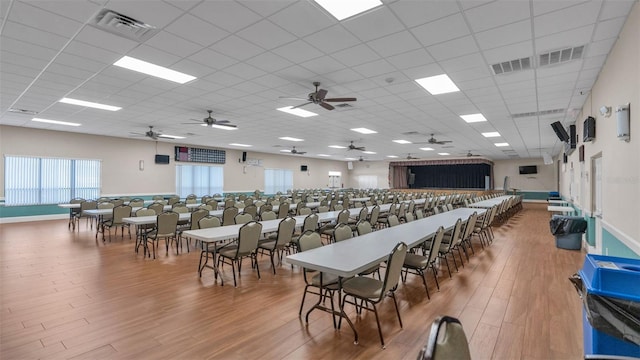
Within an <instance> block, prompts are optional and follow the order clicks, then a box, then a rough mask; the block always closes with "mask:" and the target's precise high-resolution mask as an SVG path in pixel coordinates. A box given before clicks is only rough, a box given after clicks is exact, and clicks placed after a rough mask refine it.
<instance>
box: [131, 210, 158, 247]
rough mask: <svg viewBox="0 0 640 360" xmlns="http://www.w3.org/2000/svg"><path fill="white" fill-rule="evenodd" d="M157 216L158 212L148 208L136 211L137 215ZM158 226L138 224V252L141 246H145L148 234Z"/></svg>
mask: <svg viewBox="0 0 640 360" xmlns="http://www.w3.org/2000/svg"><path fill="white" fill-rule="evenodd" d="M142 216H156V212H155V211H154V210H152V209H148V208H140V209H138V211H136V217H142ZM155 228H156V224H155V223H154V224H143V225H138V226H136V252H138V248H139V247H140V246H144V243H145V241H146V238H147V235H148V234H149V233H150V232H151V231H153V230H154V229H155ZM145 255H146V254H145Z"/></svg>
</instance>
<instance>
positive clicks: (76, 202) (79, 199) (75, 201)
mask: <svg viewBox="0 0 640 360" xmlns="http://www.w3.org/2000/svg"><path fill="white" fill-rule="evenodd" d="M83 201H84V199H83V198H79V197H77V198H73V199H71V200H70V201H69V204H81V203H82V202H83Z"/></svg>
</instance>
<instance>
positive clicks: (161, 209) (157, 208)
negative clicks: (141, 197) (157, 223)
mask: <svg viewBox="0 0 640 360" xmlns="http://www.w3.org/2000/svg"><path fill="white" fill-rule="evenodd" d="M147 208H148V209H151V210H153V211H155V212H156V215H160V214H162V213H163V212H164V205H162V204H161V203H157V202H154V203H153V204H149V206H147Z"/></svg>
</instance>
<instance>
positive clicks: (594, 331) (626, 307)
mask: <svg viewBox="0 0 640 360" xmlns="http://www.w3.org/2000/svg"><path fill="white" fill-rule="evenodd" d="M571 282H572V283H573V284H574V286H575V287H576V290H578V294H580V297H581V298H582V302H583V309H582V316H583V318H582V327H583V331H584V333H583V335H584V353H585V356H586V355H592V354H598V355H617V356H629V357H640V260H633V259H626V258H619V257H611V256H601V255H587V256H586V258H585V260H584V265H583V267H582V269H581V270H580V271H578V273H577V274H575V275H574V276H573V277H572V278H571Z"/></svg>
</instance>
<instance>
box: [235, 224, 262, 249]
mask: <svg viewBox="0 0 640 360" xmlns="http://www.w3.org/2000/svg"><path fill="white" fill-rule="evenodd" d="M260 234H262V224H260V223H259V222H257V221H249V222H248V223H246V224H244V225H242V227H241V228H240V232H239V234H238V248H237V250H236V257H238V256H242V255H247V254H250V253H252V252H254V251H255V250H256V249H257V248H258V240H260Z"/></svg>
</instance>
